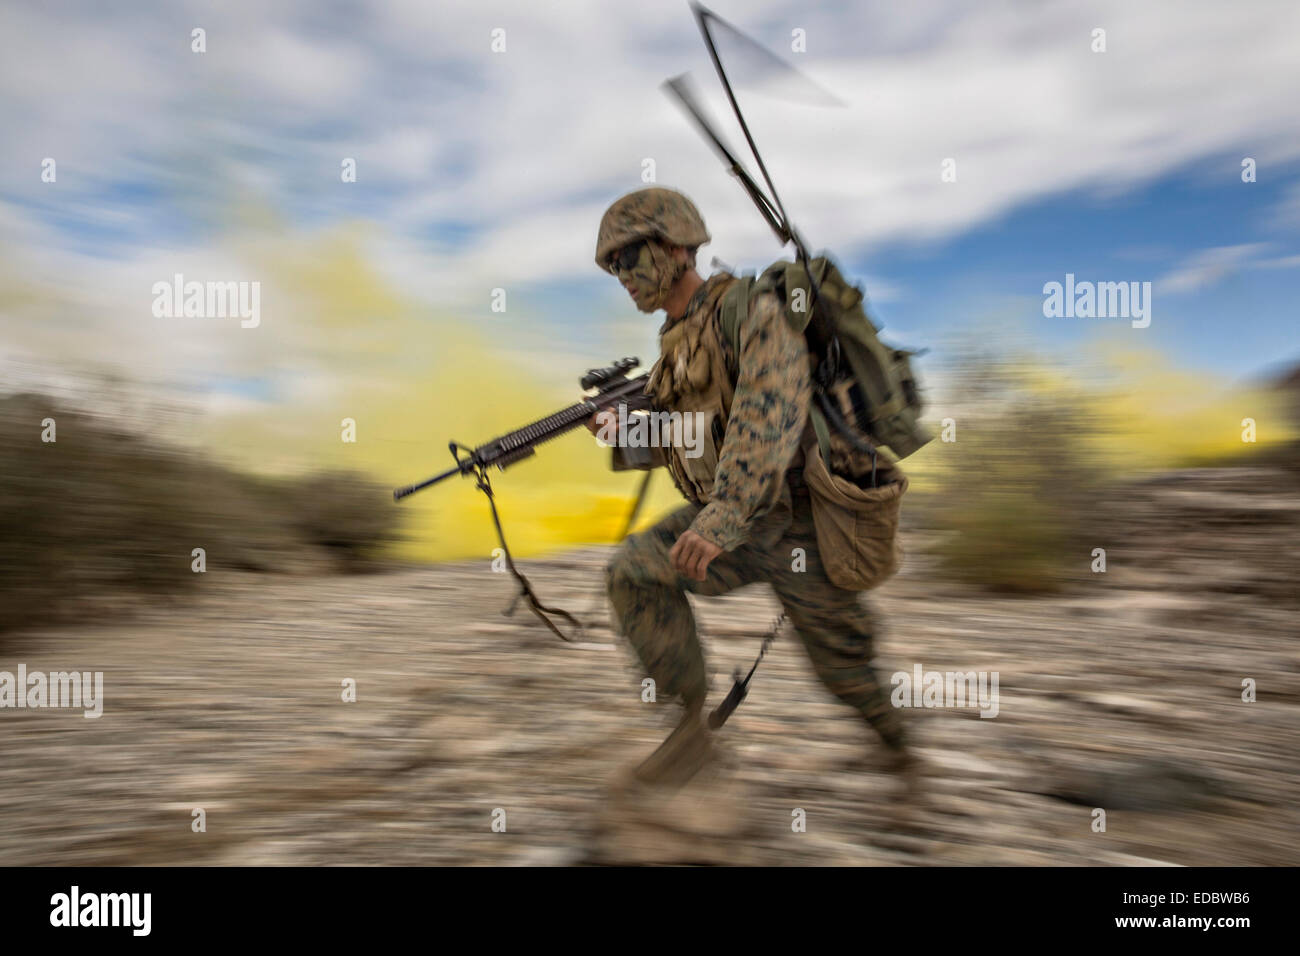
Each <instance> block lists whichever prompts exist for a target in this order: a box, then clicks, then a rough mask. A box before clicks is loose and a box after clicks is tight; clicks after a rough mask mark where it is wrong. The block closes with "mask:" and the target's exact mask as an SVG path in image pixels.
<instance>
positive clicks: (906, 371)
mask: <svg viewBox="0 0 1300 956" xmlns="http://www.w3.org/2000/svg"><path fill="white" fill-rule="evenodd" d="M808 265H809V266H810V267H811V270H812V273H813V275H814V277H815V278H816V280H817V288H818V292H819V294H818V298H817V305H818V306H819V313H820V314H823V315H825V316H826V317H827V319H828V320H829V324H830V327H831V328H832V329H833V330H834V333H835V336H836V338H838V339H839V343H840V371H839V373H838V379H837V381H835V382H834V383H832V387H831V388H829V389H827V391H828V392H830V393H832V394H833V395H834V398H835V403H836V405H838V407H839V408H840V410H841V415H842V418H843V420H844V422H845V423H846V424H847V426H848V428H849V429H850V431H851V432H855V433H856V434H857V436H858V437H859V438H861V437H865V438H867V439H868V440H869V441H870V442H872V443H873V444H876V445H884V446H886V447H888V448H889V450H890V451H891V452H893V454H894V455H895V457H897V458H906V457H907V456H908V455H911V454H912V453H914V452H915V451H917V450H918V449H920V448H921V447H922V446H923V445H925V444H926V443H927V442H929V441H930V440H931V439H932V438H933V437H934V436H933V435H931V434H930V432H929V431H928V430H927V429H926V428H925V427H924V426H922V425H921V422H920V418H921V411H922V408H923V403H922V400H921V393H920V389H919V388H918V386H917V380H916V375H915V374H914V373H913V371H912V363H911V357H912V356H913V355H916V354H918V353H916V352H911V351H907V350H906V349H896V348H893V347H892V346H889V345H886V344H885V343H884V342H881V341H880V339H879V338H877V336H876V333H877V331H878V330H877V329H876V326H875V325H874V324H873V323H872V321H871V319H870V318H868V316H867V313H866V310H865V309H864V308H863V304H862V303H863V297H862V291H861V290H860V289H858V288H857V287H856V286H852V285H849V283H848V282H846V281H845V280H844V277H843V276H842V275H840V271H839V269H837V268H836V267H835V264H834V263H833V262H832V261H831V260H830V259H828V258H826V257H824V256H819V257H817V258H816V259H813V260H811V261H810V262H809V263H808ZM811 289H812V283H810V282H809V279H808V270H807V269H805V268H804V265H803V263H801V262H791V261H789V260H786V259H781V260H778V261H777V262H774V263H772V265H770V266H768V267H767V268H766V269H765V270H763V274H762V275H760V276H758V277H757V278H755V277H754V276H753V275H752V274H749V275H744V276H741V277H740V278H739V279H737V281H736V282H735V283H734V284H733V285H732V287H731V288H730V289H729V290H728V291H727V293H726V295H725V296H724V297H723V299H722V315H721V321H722V334H723V335H724V336H726V337H727V339H728V340H729V341H730V342H731V344H732V347H733V349H734V351H735V354H736V355H737V356H739V355H740V323H741V320H742V319H744V317H745V316H747V315H748V314H749V306H750V303H752V302H753V300H754V297H755V296H757V295H760V294H762V293H764V292H771V293H772V294H773V295H775V296H776V297H777V299H778V300H779V301H780V302H781V304H782V306H783V308H784V311H785V317H786V320H787V321H788V322H789V323H790V325H791V327H792V328H794V329H795V330H796V331H799V332H803V333H804V334H805V335H807V336H809V337H810V339H811V336H812V334H813V331H814V330H813V329H811V328H809V319H810V311H809V308H808V305H809V303H810V302H812V291H811ZM811 345H812V342H811V341H810V346H811ZM810 414H811V416H812V420H813V427H814V428H815V430H816V432H817V439H818V444H819V445H820V446H821V450H822V454H823V457H825V456H826V455H827V449H828V446H829V442H830V438H829V435H830V432H829V428H830V425H829V423H828V422H827V420H826V415H825V413H824V412H823V411H822V409H821V408H819V407H818V406H817V405H815V404H814V405H813V406H812V408H811V409H810Z"/></svg>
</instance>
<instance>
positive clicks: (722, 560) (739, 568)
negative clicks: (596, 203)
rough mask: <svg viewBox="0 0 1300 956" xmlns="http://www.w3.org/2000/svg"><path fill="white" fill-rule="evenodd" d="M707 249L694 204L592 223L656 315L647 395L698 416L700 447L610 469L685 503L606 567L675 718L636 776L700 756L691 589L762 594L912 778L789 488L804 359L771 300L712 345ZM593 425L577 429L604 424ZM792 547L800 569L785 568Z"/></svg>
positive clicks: (642, 208) (865, 628)
mask: <svg viewBox="0 0 1300 956" xmlns="http://www.w3.org/2000/svg"><path fill="white" fill-rule="evenodd" d="M708 241H709V234H708V232H707V231H706V230H705V227H704V222H703V220H702V219H701V218H700V214H699V212H698V211H697V210H696V208H695V206H694V204H693V203H692V202H691V201H690V200H689V199H687V198H686V197H685V196H684V195H682V194H681V193H678V192H676V191H674V190H671V189H663V188H659V187H651V188H647V189H641V190H638V191H636V192H633V193H630V194H628V195H626V196H624V197H623V198H621V199H619V200H618V201H617V202H615V203H614V204H613V205H612V206H610V207H609V209H608V210H607V211H606V213H605V215H604V217H603V218H602V219H601V222H600V232H599V237H598V239H597V242H596V264H597V265H598V266H600V268H602V269H604V270H605V271H606V272H609V273H610V274H611V275H613V276H615V277H617V278H618V280H619V281H620V282H621V283H622V284H623V286H624V287H625V288H626V289H627V291H628V294H629V295H631V297H632V300H633V301H634V302H635V303H636V307H637V308H638V309H639V310H641V311H642V312H646V313H651V312H655V311H657V310H659V309H663V310H664V312H665V313H667V316H668V318H667V320H666V321H665V322H664V324H663V326H662V327H661V328H660V329H659V341H660V358H659V361H658V362H657V363H656V364H655V366H654V368H653V369H652V370H651V373H650V376H649V382H648V384H647V386H646V388H647V391H648V392H650V393H651V394H652V396H653V397H654V402H655V406H656V408H658V409H662V410H665V411H680V412H699V413H702V414H703V415H704V421H705V422H706V427H705V428H704V429H703V439H704V445H703V448H702V450H701V449H695V451H697V452H701V453H699V454H697V455H694V456H691V457H688V455H687V454H685V450H684V449H683V448H682V447H668V448H664V447H661V448H653V449H636V448H627V447H615V448H614V468H615V470H624V469H627V468H649V467H655V466H666V467H667V468H668V470H669V472H670V473H671V475H672V477H673V480H674V481H675V483H676V484H677V487H678V488H679V489H680V490H681V492H682V494H683V495H684V496H685V497H686V499H687V500H688V502H689V503H688V504H687V505H685V506H684V507H682V508H681V509H680V510H678V511H676V512H674V513H672V514H671V515H669V516H668V517H666V518H664V519H663V520H662V521H660V522H659V523H658V524H656V525H655V526H654V527H652V528H650V529H649V530H647V531H645V532H642V533H640V534H637V535H633V536H631V537H629V538H628V539H627V540H626V541H625V542H624V543H623V545H622V546H621V547H620V549H619V551H618V552H617V554H616V555H615V556H614V558H613V560H612V561H611V562H610V564H609V566H608V567H607V568H606V570H605V577H606V583H607V586H608V590H609V598H610V602H611V605H612V607H613V611H614V615H615V618H616V622H617V625H618V627H619V628H620V630H621V632H622V634H623V635H624V636H625V637H626V638H627V639H628V640H629V641H630V642H631V644H632V647H633V648H634V649H635V651H636V653H637V655H638V657H639V658H640V660H641V663H642V665H643V666H644V667H645V670H646V673H648V674H649V675H650V676H651V677H652V678H653V679H654V680H655V682H656V685H657V686H658V687H659V688H660V690H661V691H662V692H665V693H668V694H670V695H675V696H676V698H677V699H678V700H679V701H680V702H681V703H682V704H683V705H684V707H685V715H684V717H683V719H682V722H681V724H680V725H679V726H678V727H677V728H676V730H674V731H673V733H672V735H670V736H669V738H668V739H667V740H666V741H665V742H664V744H663V745H662V746H661V747H660V748H659V749H658V750H656V751H655V753H653V754H652V755H651V756H650V757H649V758H648V759H647V760H646V761H645V762H644V763H642V764H641V765H640V766H639V767H638V768H637V770H636V773H635V775H636V777H637V778H638V779H640V780H642V781H645V782H652V781H659V782H666V783H667V782H683V781H684V780H686V779H689V778H690V777H691V776H692V775H693V774H694V773H695V772H696V771H698V770H699V769H700V768H701V767H702V766H703V765H704V764H705V763H706V762H707V760H708V759H709V757H710V755H711V751H712V744H711V741H710V739H709V731H708V729H707V726H706V724H705V722H704V720H703V719H702V715H703V707H704V699H705V695H706V691H707V687H706V680H705V670H704V655H703V652H702V650H701V647H700V641H699V637H698V635H697V634H696V629H695V620H694V616H693V614H692V612H691V606H690V603H689V602H688V601H687V598H686V593H685V592H687V591H690V592H693V593H695V594H702V595H709V596H712V595H719V594H724V593H726V592H728V591H731V590H733V589H735V588H739V587H744V586H745V585H749V584H755V583H758V582H764V581H765V582H767V583H769V584H771V585H772V587H773V589H774V590H775V592H776V596H777V598H778V599H779V600H780V602H781V604H782V606H783V607H784V609H785V613H786V616H787V617H788V618H789V620H790V622H791V623H792V624H793V625H794V627H795V629H796V630H797V631H798V633H799V637H800V639H801V640H802V641H803V644H804V647H805V648H806V650H807V652H808V655H809V657H810V658H811V659H812V663H813V667H814V668H815V669H816V672H817V675H818V676H819V677H820V678H821V679H822V682H823V683H825V685H826V686H827V688H829V689H830V691H831V692H832V693H833V694H835V695H836V696H837V697H839V698H840V699H841V700H842V701H844V702H845V703H847V704H849V705H850V706H852V707H854V708H856V709H857V710H858V712H859V713H861V714H862V716H863V717H864V718H865V719H866V720H867V722H868V723H870V725H871V726H872V727H873V728H874V729H875V731H876V732H877V733H878V734H879V735H880V737H881V739H882V740H883V741H884V743H885V745H886V747H887V748H889V751H890V754H891V756H890V759H889V766H890V768H891V769H895V770H907V771H909V776H910V772H911V771H912V770H914V769H915V762H914V760H913V758H912V756H911V751H909V750H908V749H907V747H906V746H905V743H904V736H903V728H902V727H901V726H900V719H899V713H898V711H897V710H896V709H895V708H894V707H893V706H891V704H890V700H889V693H888V689H887V687H884V686H882V685H881V683H880V681H879V679H878V678H877V676H876V673H875V671H874V669H873V668H872V666H871V658H872V656H873V649H872V635H873V631H874V627H873V624H872V616H871V613H870V611H869V610H868V609H867V608H866V607H865V606H863V604H862V602H861V600H860V594H859V593H858V592H855V591H848V590H844V589H842V588H839V587H836V586H835V585H833V584H832V583H831V582H830V580H829V579H828V578H827V576H826V572H825V569H824V567H823V565H822V563H821V561H820V559H819V556H818V547H817V539H816V535H815V533H814V527H813V519H812V513H811V508H810V504H809V499H808V491H807V488H806V487H805V486H804V484H803V480H802V477H801V472H802V465H803V460H804V452H803V447H804V444H805V442H804V436H805V434H806V432H805V429H806V428H807V427H808V406H809V402H810V400H811V396H812V359H811V357H810V355H809V350H808V346H807V343H806V342H805V340H804V337H803V335H802V334H801V333H799V332H796V331H795V330H794V329H792V328H791V327H790V325H789V324H788V323H787V322H786V320H785V317H784V315H783V314H782V309H781V305H780V303H779V302H778V300H777V299H776V298H775V296H773V295H771V294H767V293H765V294H763V295H760V296H758V297H757V298H755V299H754V301H753V302H752V303H751V306H750V308H749V311H748V315H747V317H746V318H745V319H744V320H743V321H742V323H741V327H740V340H739V341H740V350H739V354H736V350H735V348H734V346H733V345H732V344H731V343H730V341H728V337H727V336H725V335H723V334H721V330H720V326H719V321H720V318H719V315H720V313H719V303H720V302H721V299H722V296H723V295H724V294H725V293H726V291H727V289H728V288H730V286H731V285H732V284H733V283H734V282H736V277H735V276H733V275H730V274H728V273H726V272H718V273H715V274H714V275H712V276H710V277H709V278H708V279H704V278H702V277H701V276H700V274H699V273H698V272H697V271H696V268H695V254H696V250H697V249H698V248H699V247H700V246H701V245H703V244H704V243H707V242H708ZM610 414H611V413H610V412H601V413H598V414H597V415H596V416H593V418H592V420H591V422H590V423H589V428H590V429H591V430H592V432H593V433H600V431H599V430H600V429H601V428H602V426H605V427H608V425H609V424H610V423H611V420H610V419H609V418H607V417H606V416H608V415H610ZM796 548H800V549H803V553H804V554H805V555H806V566H805V567H804V568H803V569H802V570H798V571H796V570H794V569H793V565H794V561H793V559H792V553H793V552H794V549H796Z"/></svg>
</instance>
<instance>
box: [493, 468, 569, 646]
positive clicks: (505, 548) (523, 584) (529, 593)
mask: <svg viewBox="0 0 1300 956" xmlns="http://www.w3.org/2000/svg"><path fill="white" fill-rule="evenodd" d="M474 480H475V482H476V483H477V485H478V489H479V491H481V492H483V494H485V495H487V500H488V505H489V506H491V508H492V523H493V524H494V525H495V526H496V529H497V540H498V541H500V542H501V551H502V553H503V554H504V555H505V557H506V567H507V568H509V569H510V573H511V574H513V575H514V576H515V580H516V581H518V582H519V593H518V594H516V595H515V597H514V599H513V600H512V601H511V602H510V604H509V605H507V607H506V609H505V610H504V611H503V612H502V613H503V614H505V615H506V616H507V617H509V616H510V615H512V614H514V612H515V606H516V605H517V604H518V603H519V599H520V598H524V599H525V600H526V601H527V602H528V607H529V609H530V610H531V611H532V612H533V613H534V614H536V615H537V617H538V618H539V619H540V620H541V622H542V623H543V624H545V625H546V626H547V627H548V628H550V630H551V633H553V634H554V635H555V636H556V637H558V638H559V639H560V640H562V641H567V642H568V643H570V644H571V643H573V639H572V638H569V637H565V636H564V632H563V631H561V630H560V629H559V628H558V627H556V626H555V622H553V621H552V620H551V619H550V618H549V617H547V615H548V614H554V615H556V616H557V617H562V618H564V620H566V621H567V622H568V623H570V624H572V625H573V626H574V627H576V628H578V629H579V630H581V629H582V624H581V623H580V622H579V621H578V620H577V618H575V617H574V616H573V615H572V614H570V613H569V612H568V611H564V610H561V609H560V608H558V607H547V606H546V605H545V604H543V603H542V602H541V601H539V600H538V599H537V595H536V593H534V591H533V586H532V585H531V584H530V583H528V579H527V578H526V577H524V576H523V575H522V574H521V573H520V572H519V569H518V568H516V567H515V561H514V558H513V557H511V555H510V547H509V545H507V544H506V536H505V532H504V531H503V530H502V529H501V517H500V516H499V515H498V514H497V503H496V498H495V497H494V496H493V494H492V483H491V482H490V481H489V480H488V476H487V468H486V467H485V466H483V465H479V466H478V467H477V468H475V469H474Z"/></svg>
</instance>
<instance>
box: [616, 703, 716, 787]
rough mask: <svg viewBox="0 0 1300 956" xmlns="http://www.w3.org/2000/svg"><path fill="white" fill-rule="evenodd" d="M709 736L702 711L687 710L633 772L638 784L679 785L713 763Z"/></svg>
mask: <svg viewBox="0 0 1300 956" xmlns="http://www.w3.org/2000/svg"><path fill="white" fill-rule="evenodd" d="M715 756H716V750H715V745H714V743H713V735H712V733H711V732H710V731H709V728H708V727H707V726H706V725H705V723H704V717H703V713H702V710H701V709H699V708H693V709H691V710H688V711H687V713H686V715H685V716H684V717H683V718H682V721H681V723H679V724H678V725H677V727H676V729H675V730H673V732H672V733H671V734H669V735H668V739H667V740H665V741H664V742H663V743H662V744H660V745H659V748H658V749H657V750H655V752H654V753H652V754H651V755H650V756H649V757H646V759H645V760H643V761H642V762H641V763H640V764H639V765H638V766H637V768H636V770H634V771H633V773H632V776H633V777H634V778H635V779H636V780H637V781H639V782H640V783H646V784H656V785H660V786H681V785H682V784H685V783H687V782H688V781H689V780H690V779H691V778H692V777H694V776H695V775H696V774H697V773H699V772H700V771H701V770H703V769H704V768H705V767H706V766H708V765H709V764H710V763H712V762H713V759H714V757H715Z"/></svg>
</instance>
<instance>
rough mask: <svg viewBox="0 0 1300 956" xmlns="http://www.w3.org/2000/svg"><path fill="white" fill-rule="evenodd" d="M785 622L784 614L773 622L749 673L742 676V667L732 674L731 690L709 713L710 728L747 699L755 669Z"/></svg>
mask: <svg viewBox="0 0 1300 956" xmlns="http://www.w3.org/2000/svg"><path fill="white" fill-rule="evenodd" d="M784 624H785V615H784V614H782V615H781V616H780V617H778V618H777V619H776V620H775V621H773V622H772V628H771V630H769V631H768V632H767V636H766V637H764V638H763V644H762V646H761V647H759V649H758V657H756V658H754V664H753V666H752V667H750V669H749V673H748V674H746V675H745V676H744V677H743V678H742V677H741V676H740V669H739V668H737V669H736V672H735V673H734V674H732V675H731V680H732V684H731V690H730V691H728V693H727V696H726V697H724V698H723V699H722V703H720V704H719V705H718V706H717V707H715V708H714V709H713V712H712V713H710V714H709V729H710V730H717V729H718V728H719V727H721V726H722V725H723V724H725V723H726V722H727V718H728V717H730V716H731V715H732V713H733V712H734V711H735V709H736V708H737V707H739V706H740V702H741V701H742V700H744V699H745V695H747V694H748V693H749V682H750V681H751V680H753V678H754V671H756V670H758V664H759V661H761V660H762V659H763V658H764V656H766V654H767V649H768V648H769V647H771V646H772V642H773V641H775V640H776V638H777V635H778V634H780V633H781V628H782V626H783V625H784Z"/></svg>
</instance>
